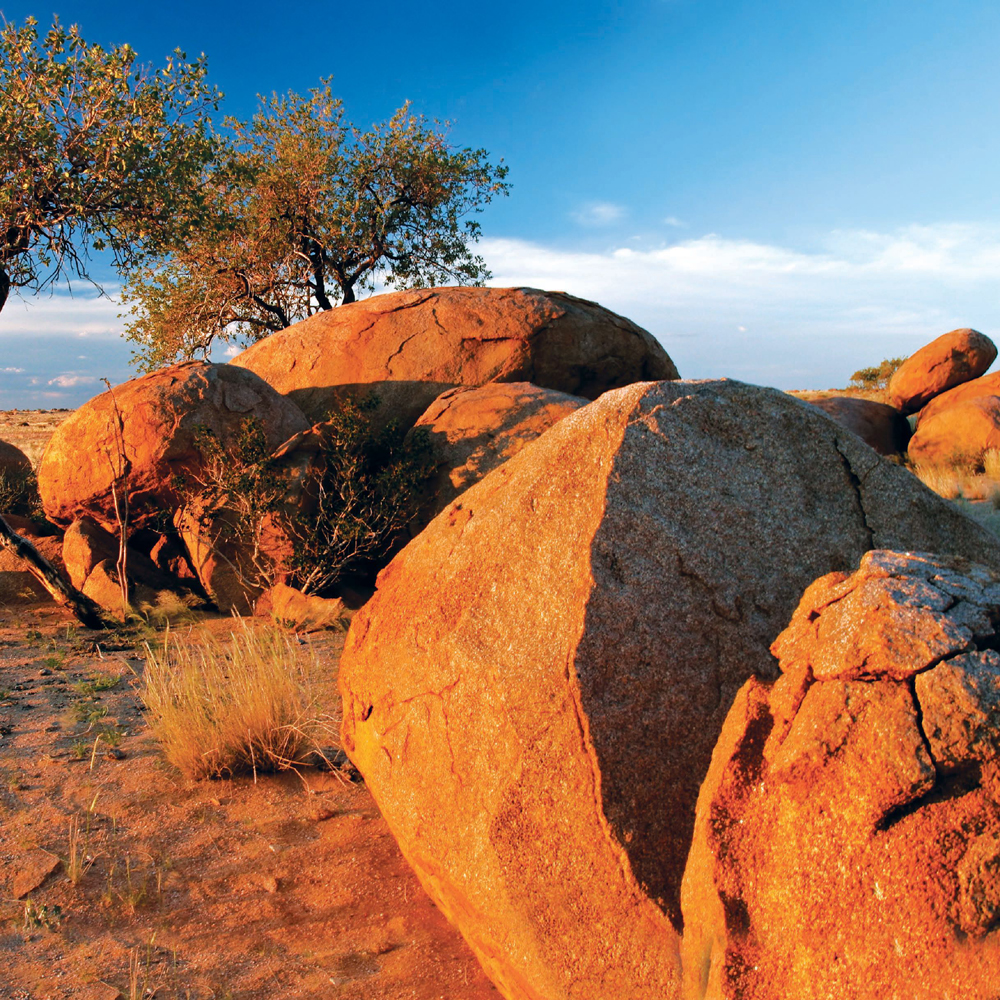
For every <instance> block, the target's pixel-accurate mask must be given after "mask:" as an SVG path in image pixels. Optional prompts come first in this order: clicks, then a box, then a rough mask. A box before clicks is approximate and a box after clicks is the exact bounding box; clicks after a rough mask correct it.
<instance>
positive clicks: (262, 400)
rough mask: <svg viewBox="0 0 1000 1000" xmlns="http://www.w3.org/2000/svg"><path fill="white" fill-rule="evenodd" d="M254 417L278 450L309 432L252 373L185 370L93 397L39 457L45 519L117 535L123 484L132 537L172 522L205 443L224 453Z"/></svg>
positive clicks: (196, 476) (197, 366)
mask: <svg viewBox="0 0 1000 1000" xmlns="http://www.w3.org/2000/svg"><path fill="white" fill-rule="evenodd" d="M250 418H254V419H256V420H258V421H259V422H260V424H261V426H262V428H263V431H264V435H265V437H266V439H267V443H268V445H269V446H270V447H271V448H276V447H277V446H278V445H280V444H281V443H282V442H284V441H285V440H287V439H288V438H290V437H291V436H292V435H293V434H296V433H298V432H300V431H302V430H305V429H306V428H307V427H308V426H309V422H308V421H307V420H306V418H305V417H304V416H303V415H302V412H301V411H300V410H299V409H298V407H297V406H295V404H294V403H292V402H291V401H290V400H288V399H286V398H285V397H283V396H281V395H280V394H279V393H277V392H275V390H274V389H272V388H271V387H270V386H269V385H268V384H267V383H266V382H265V381H264V380H263V379H261V378H259V377H258V376H256V375H254V374H253V372H250V371H247V370H246V369H243V368H236V367H233V366H231V365H225V364H221V365H218V364H210V363H208V362H205V361H187V362H184V363H182V364H178V365H173V366H172V367H170V368H163V369H161V370H159V371H155V372H151V373H150V374H148V375H143V376H141V377H140V378H136V379H132V380H130V381H128V382H125V383H123V384H122V385H119V386H115V388H114V389H112V390H110V391H109V392H104V393H101V395H99V396H95V397H94V398H93V399H92V400H90V401H89V402H88V403H85V404H84V405H83V406H81V407H80V408H79V409H78V410H77V411H76V412H75V413H73V414H72V415H71V416H70V417H68V418H67V419H66V420H64V421H63V422H62V423H61V424H60V425H59V427H58V428H57V430H56V432H55V434H53V435H52V438H51V440H50V441H49V443H48V445H47V446H46V448H45V453H44V455H43V456H42V461H41V464H40V466H39V469H38V489H39V492H40V493H41V497H42V504H43V506H44V508H45V513H46V516H47V517H48V518H49V519H50V520H51V521H54V522H55V523H56V524H61V525H67V524H70V523H71V522H72V521H74V520H75V519H76V518H79V517H87V516H89V517H93V518H94V520H95V521H97V522H98V524H100V525H102V526H103V527H105V528H107V529H109V530H111V529H114V530H117V521H116V517H115V503H114V499H113V489H114V490H119V489H121V484H123V483H124V484H126V488H127V493H128V499H129V524H130V526H131V527H132V528H139V527H144V526H156V525H158V524H160V523H162V522H164V521H166V522H169V520H170V517H171V515H172V513H173V511H174V510H175V509H176V508H178V507H180V506H181V505H182V502H183V493H184V491H185V490H186V489H189V488H195V487H196V486H197V484H198V482H199V480H200V479H201V478H202V475H203V472H204V468H205V455H204V453H203V445H202V444H200V443H199V442H200V440H201V441H203V440H204V438H203V435H204V434H205V433H209V434H211V435H213V436H214V437H215V439H216V440H217V441H218V442H220V444H222V445H223V446H224V445H226V444H227V443H228V442H229V441H230V440H231V439H232V437H233V436H234V435H235V434H236V433H237V432H238V430H239V428H240V427H241V426H242V425H243V423H244V422H245V421H246V420H248V419H250Z"/></svg>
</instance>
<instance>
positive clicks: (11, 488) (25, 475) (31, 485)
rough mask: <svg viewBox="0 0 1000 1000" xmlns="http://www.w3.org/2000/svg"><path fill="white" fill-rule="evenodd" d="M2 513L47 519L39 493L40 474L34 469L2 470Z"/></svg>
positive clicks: (0, 496) (0, 509) (0, 504)
mask: <svg viewBox="0 0 1000 1000" xmlns="http://www.w3.org/2000/svg"><path fill="white" fill-rule="evenodd" d="M0 513H4V514H17V515H19V516H20V517H29V518H31V519H32V520H35V521H43V520H44V519H45V511H44V510H43V509H42V498H41V496H40V495H39V493H38V476H36V475H35V472H34V470H33V469H32V470H27V471H23V472H22V471H20V470H14V469H8V470H2V471H0Z"/></svg>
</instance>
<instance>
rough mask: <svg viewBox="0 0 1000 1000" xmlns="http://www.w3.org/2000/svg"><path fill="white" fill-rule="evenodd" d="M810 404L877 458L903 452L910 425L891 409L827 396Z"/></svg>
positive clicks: (880, 404)
mask: <svg viewBox="0 0 1000 1000" xmlns="http://www.w3.org/2000/svg"><path fill="white" fill-rule="evenodd" d="M809 403H810V405H812V406H815V407H817V408H818V409H820V410H822V411H823V412H824V413H826V414H828V415H829V416H831V417H833V419H834V420H836V421H837V423H838V424H840V425H841V426H842V427H846V428H847V429H848V430H849V431H853V432H854V433H855V434H857V436H858V437H859V438H861V440H862V441H864V442H865V444H867V445H868V446H869V447H871V448H874V449H875V450H876V451H877V452H878V453H879V454H880V455H899V454H901V453H902V452H904V451H906V445H907V442H908V441H909V440H910V424H909V422H908V421H907V419H906V417H904V416H903V414H902V413H900V412H899V410H897V409H896V408H895V407H894V406H887V405H886V404H885V403H876V402H874V401H873V400H870V399H856V398H855V397H853V396H828V397H826V398H824V399H810V400H809Z"/></svg>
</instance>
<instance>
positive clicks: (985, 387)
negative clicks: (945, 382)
mask: <svg viewBox="0 0 1000 1000" xmlns="http://www.w3.org/2000/svg"><path fill="white" fill-rule="evenodd" d="M987 396H997V397H1000V372H991V373H990V374H989V375H982V376H980V377H979V378H974V379H972V380H971V381H969V382H963V383H962V384H961V385H956V386H955V388H954V389H949V390H948V391H947V392H942V393H941V395H940V396H935V397H934V398H933V399H932V400H931V401H930V402H929V403H928V404H927V405H926V406H925V407H924V408H923V409H922V410H921V411H920V414H919V417H918V420H917V426H918V427H919V426H920V421H923V420H931V419H932V418H933V417H935V416H936V415H937V414H939V413H941V412H942V411H944V410H947V409H949V408H950V407H952V406H957V405H958V404H959V403H969V402H971V401H972V400H974V399H985V398H986V397H987Z"/></svg>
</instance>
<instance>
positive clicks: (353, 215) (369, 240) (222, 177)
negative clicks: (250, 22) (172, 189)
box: [124, 80, 508, 369]
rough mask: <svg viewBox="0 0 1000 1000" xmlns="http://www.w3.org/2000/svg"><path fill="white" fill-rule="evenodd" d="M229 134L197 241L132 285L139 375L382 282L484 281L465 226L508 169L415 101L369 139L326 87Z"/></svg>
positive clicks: (279, 102)
mask: <svg viewBox="0 0 1000 1000" xmlns="http://www.w3.org/2000/svg"><path fill="white" fill-rule="evenodd" d="M226 125H227V127H228V130H229V135H228V140H227V145H226V148H225V151H224V153H223V154H222V155H220V157H219V159H218V160H217V162H216V163H215V164H214V165H213V167H212V168H211V170H210V171H209V173H208V176H207V178H206V183H205V186H204V191H205V196H206V202H205V205H204V208H203V215H202V218H201V221H200V223H199V225H198V227H197V229H196V231H195V232H193V233H192V234H191V235H190V236H189V237H188V238H186V239H184V240H179V241H177V242H175V243H174V245H172V246H171V247H170V248H169V252H166V253H163V254H162V255H161V256H160V257H159V258H158V259H156V260H151V261H150V262H149V263H148V264H147V265H146V266H145V267H143V268H142V269H140V270H137V271H136V272H135V273H134V274H133V275H132V278H131V280H130V281H129V283H128V284H127V285H126V288H125V292H124V295H125V299H126V301H127V302H129V303H130V305H131V307H132V308H131V316H132V317H133V319H132V320H131V321H130V323H129V325H128V328H127V334H128V337H129V339H131V340H132V341H134V342H135V343H136V344H138V345H139V347H138V350H137V351H136V352H135V357H136V359H137V360H138V361H139V363H140V365H141V366H142V367H144V368H146V369H151V368H155V367H157V366H159V365H162V364H165V363H169V362H170V361H173V360H175V359H176V358H178V357H191V356H193V355H195V354H196V353H199V352H201V353H203V354H207V353H208V351H209V348H210V347H211V345H212V344H213V342H215V341H217V340H221V341H224V342H231V341H236V342H239V343H248V342H253V341H255V340H258V339H260V338H261V337H263V336H266V335H267V334H269V333H272V332H274V331H276V330H281V329H283V328H285V327H286V326H289V325H291V324H292V323H294V322H296V321H298V320H301V319H305V318H306V317H308V316H310V315H312V314H314V313H316V312H318V311H321V310H326V309H332V308H333V307H334V306H335V305H337V304H338V303H346V302H353V301H354V300H355V297H356V295H357V293H358V291H359V290H362V289H367V290H370V289H372V288H374V287H376V284H377V283H381V284H384V285H387V286H390V287H396V288H403V287H413V286H422V285H434V284H439V283H441V282H444V281H453V282H456V283H459V284H482V282H483V281H484V280H485V279H486V278H488V277H489V272H488V271H487V270H486V267H485V265H484V262H483V260H482V258H481V257H478V256H475V255H474V254H473V252H472V251H471V249H470V244H473V243H475V242H476V240H478V238H479V235H480V227H479V224H478V222H476V221H475V220H473V219H469V218H467V216H469V215H474V214H475V213H477V212H480V211H481V210H482V208H483V206H484V205H485V204H487V203H488V202H489V201H490V200H492V198H493V197H494V196H496V195H505V194H506V193H507V190H508V185H507V184H506V183H505V181H504V178H505V177H506V176H507V168H506V167H505V166H503V165H502V163H501V164H499V165H496V166H494V165H492V164H491V163H490V162H489V160H488V154H487V153H486V151H485V150H483V149H468V148H466V149H456V148H453V147H451V146H449V145H448V143H447V141H446V127H447V123H444V124H441V123H438V122H433V121H428V120H427V119H425V118H423V117H421V116H419V115H414V114H411V112H410V108H409V105H408V104H407V105H404V106H403V107H402V108H400V109H399V110H398V111H397V112H396V113H395V114H394V115H393V116H392V118H390V119H389V120H388V121H386V122H383V123H382V124H378V125H375V126H374V127H373V128H372V129H371V130H370V131H362V130H360V129H358V128H356V127H355V126H353V125H351V124H350V123H348V122H347V121H346V120H345V117H344V109H343V105H342V103H341V101H340V100H339V99H337V98H335V97H334V96H333V94H332V92H331V88H330V83H329V80H324V81H323V85H322V86H321V87H320V88H318V89H314V90H312V91H310V95H309V96H308V97H301V96H299V95H298V94H295V93H289V94H288V95H287V96H285V97H278V96H272V97H271V98H269V99H264V98H261V103H260V106H259V108H258V111H257V113H256V114H255V115H254V117H253V119H252V120H251V121H250V122H248V123H244V122H240V121H236V120H234V119H231V118H230V119H227V120H226Z"/></svg>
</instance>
